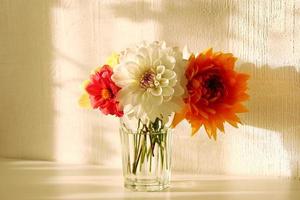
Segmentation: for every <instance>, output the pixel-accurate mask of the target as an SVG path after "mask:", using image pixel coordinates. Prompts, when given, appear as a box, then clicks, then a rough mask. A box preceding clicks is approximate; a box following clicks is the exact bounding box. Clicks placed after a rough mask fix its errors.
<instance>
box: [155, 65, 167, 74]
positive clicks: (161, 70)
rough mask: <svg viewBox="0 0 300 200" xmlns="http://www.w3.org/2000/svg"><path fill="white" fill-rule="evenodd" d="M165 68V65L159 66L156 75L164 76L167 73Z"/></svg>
mask: <svg viewBox="0 0 300 200" xmlns="http://www.w3.org/2000/svg"><path fill="white" fill-rule="evenodd" d="M165 69H166V68H165V66H163V65H158V66H157V67H156V73H157V74H163V73H164V72H165Z"/></svg>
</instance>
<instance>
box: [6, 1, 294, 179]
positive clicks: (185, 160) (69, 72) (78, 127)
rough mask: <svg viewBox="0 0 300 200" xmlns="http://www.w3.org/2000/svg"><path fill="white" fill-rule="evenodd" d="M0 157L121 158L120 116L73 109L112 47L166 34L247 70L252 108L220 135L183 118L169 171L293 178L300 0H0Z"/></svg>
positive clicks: (92, 160) (174, 42)
mask: <svg viewBox="0 0 300 200" xmlns="http://www.w3.org/2000/svg"><path fill="white" fill-rule="evenodd" d="M0 27H1V28H0V91H1V98H0V110H1V113H0V119H1V120H0V155H1V156H5V157H18V158H30V159H47V160H52V159H55V160H58V161H62V162H71V163H82V162H89V163H100V164H106V165H114V166H120V146H119V135H118V120H117V119H114V118H113V117H106V116H103V115H101V114H100V113H99V112H96V111H86V110H82V109H80V108H78V107H77V99H78V96H79V95H80V90H79V87H78V86H79V84H80V83H81V81H82V80H84V79H85V78H86V77H87V76H88V74H89V71H90V70H91V69H92V68H93V67H95V66H97V65H99V64H101V63H103V62H104V60H105V57H106V56H108V55H109V54H110V53H111V52H112V51H113V50H121V49H123V48H124V47H126V46H128V45H132V44H134V43H137V42H140V41H142V40H148V41H152V40H165V41H166V42H167V43H168V44H170V45H178V46H181V47H183V46H184V45H185V44H187V45H188V46H189V47H190V49H191V50H194V51H197V50H203V49H205V48H207V47H213V48H214V49H216V50H222V51H229V52H233V53H234V54H235V55H236V56H237V57H239V58H240V60H239V63H238V66H237V67H238V69H239V70H240V71H243V72H248V73H250V74H251V76H252V78H251V80H250V95H251V100H250V101H249V103H248V107H249V108H250V112H249V113H247V114H243V115H241V117H242V119H243V121H244V123H245V124H244V125H243V126H241V128H240V129H234V128H231V127H229V126H227V127H226V131H227V132H226V134H225V135H220V136H219V138H218V141H217V142H215V141H212V140H208V138H207V136H206V135H205V133H204V132H203V130H202V131H201V133H200V134H198V135H197V136H195V137H192V138H191V137H190V136H189V129H187V128H186V127H187V126H188V125H187V124H184V123H183V124H181V125H180V127H179V128H178V129H177V130H176V131H175V134H174V151H173V152H174V158H173V161H174V162H173V164H174V168H175V169H179V170H183V171H189V172H195V173H222V174H251V175H280V176H298V177H299V176H300V165H299V164H300V161H299V160H300V136H299V134H300V75H299V70H300V2H299V1H296V0H294V1H293V0H289V1H286V0H265V1H261V0H256V1H255V0H253V1H252V0H251V1H250V0H248V1H246V0H245V1H233V0H221V1H220V0H215V1H213V0H212V1H208V0H206V1H196V0H194V1H190V0H185V1H183V0H182V1H171V0H169V1H167V0H166V1H158V0H152V1H108V0H106V1H105V0H101V1H100V0H90V1H83V0H82V1H79V0H53V1H50V0H43V1H40V0H0Z"/></svg>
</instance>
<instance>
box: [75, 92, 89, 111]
mask: <svg viewBox="0 0 300 200" xmlns="http://www.w3.org/2000/svg"><path fill="white" fill-rule="evenodd" d="M78 103H79V106H80V107H82V108H92V106H91V102H90V98H89V94H88V93H86V92H85V93H83V94H82V95H81V97H80V99H79V101H78Z"/></svg>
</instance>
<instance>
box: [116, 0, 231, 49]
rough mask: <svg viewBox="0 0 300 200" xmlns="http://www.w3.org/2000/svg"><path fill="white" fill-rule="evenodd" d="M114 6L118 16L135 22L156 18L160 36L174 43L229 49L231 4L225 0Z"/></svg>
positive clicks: (170, 43) (156, 2)
mask: <svg viewBox="0 0 300 200" xmlns="http://www.w3.org/2000/svg"><path fill="white" fill-rule="evenodd" d="M111 9H112V11H113V13H114V15H115V16H116V17H117V18H127V19H129V20H132V21H135V22H142V21H146V20H153V21H154V22H155V23H156V25H157V26H158V28H157V29H158V30H157V32H158V36H157V39H158V40H164V41H166V42H167V43H168V44H169V45H171V46H173V45H176V46H177V45H178V46H184V45H188V46H189V47H190V48H192V49H193V48H195V49H199V46H200V47H205V48H206V47H208V46H210V45H211V46H214V47H216V48H223V49H224V48H227V41H228V40H226V37H227V35H228V34H227V32H228V16H229V14H230V12H231V10H230V9H232V7H229V6H228V5H227V4H226V1H215V0H213V1H176V2H174V1H154V2H153V3H147V2H130V3H129V2H127V3H124V4H114V5H112V6H111ZM174 22H175V23H174ZM124 31H126V30H124ZM185 38H186V39H185ZM201 38H206V40H205V41H204V40H202V39H201ZM175 41H176V43H175Z"/></svg>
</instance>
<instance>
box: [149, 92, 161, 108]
mask: <svg viewBox="0 0 300 200" xmlns="http://www.w3.org/2000/svg"><path fill="white" fill-rule="evenodd" d="M162 102H163V97H162V96H154V95H151V94H150V95H149V96H148V104H149V105H152V107H153V106H157V105H160V104H162Z"/></svg>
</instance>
